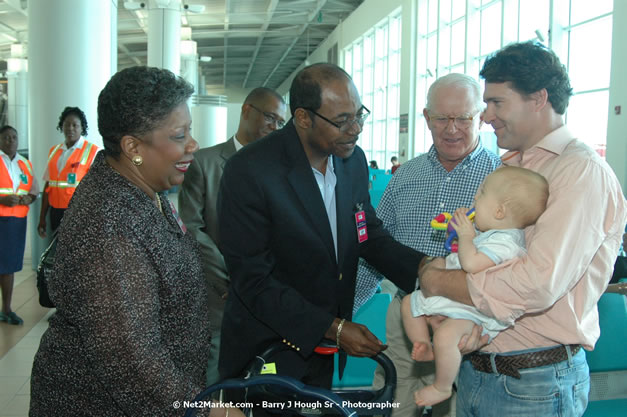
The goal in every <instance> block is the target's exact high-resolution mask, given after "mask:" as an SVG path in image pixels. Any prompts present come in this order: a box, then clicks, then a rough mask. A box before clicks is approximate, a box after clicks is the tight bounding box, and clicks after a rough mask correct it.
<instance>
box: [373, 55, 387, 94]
mask: <svg viewBox="0 0 627 417" xmlns="http://www.w3.org/2000/svg"><path fill="white" fill-rule="evenodd" d="M385 63H386V62H385V60H383V59H377V63H376V66H375V71H374V74H375V76H374V88H375V89H376V88H381V87H385V84H386V80H385V71H384V67H385Z"/></svg>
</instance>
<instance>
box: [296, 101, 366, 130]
mask: <svg viewBox="0 0 627 417" xmlns="http://www.w3.org/2000/svg"><path fill="white" fill-rule="evenodd" d="M303 109H305V110H307V111H310V112H312V113H313V114H315V115H316V116H318V117H319V118H321V119H322V120H325V121H326V122H328V123H330V124H332V125H333V126H335V127H337V128H338V129H340V132H342V133H346V132H348V131H349V130H350V129H351V127H353V124H355V123H357V124H358V125H359V127H360V128H361V127H362V126H363V125H364V123H365V121H366V119H367V118H368V116H369V115H370V110H368V109H367V108H366V106H361V108H360V109H359V110H358V111H357V115H356V116H355V117H353V118H351V119H346V120H342V121H341V122H334V121H332V120H329V119H327V118H326V117H324V116H323V115H321V114H320V113H318V112H317V111H315V110H314V109H310V108H307V107H303Z"/></svg>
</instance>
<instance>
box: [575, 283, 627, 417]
mask: <svg viewBox="0 0 627 417" xmlns="http://www.w3.org/2000/svg"><path fill="white" fill-rule="evenodd" d="M621 281H625V279H623V280H621ZM598 309H599V325H600V327H601V336H600V337H599V340H598V341H597V343H596V346H595V347H594V350H593V351H592V352H588V351H586V358H587V360H588V366H589V367H590V397H589V402H588V408H587V409H586V412H585V413H584V417H597V416H598V417H601V416H602V417H613V416H617V417H618V416H621V417H622V416H626V415H627V350H626V348H625V346H627V296H625V295H621V294H613V293H605V294H603V295H602V296H601V299H600V300H599V303H598Z"/></svg>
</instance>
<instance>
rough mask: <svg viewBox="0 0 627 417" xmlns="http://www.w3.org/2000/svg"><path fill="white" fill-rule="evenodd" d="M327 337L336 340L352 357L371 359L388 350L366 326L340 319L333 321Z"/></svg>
mask: <svg viewBox="0 0 627 417" xmlns="http://www.w3.org/2000/svg"><path fill="white" fill-rule="evenodd" d="M338 328H339V331H338ZM325 337H326V338H327V339H331V340H336V341H337V343H338V345H339V346H338V347H339V348H341V349H342V350H344V351H345V352H346V353H348V354H349V355H351V356H367V357H371V356H374V355H376V354H377V353H379V352H381V351H383V350H385V349H386V348H387V345H384V344H383V343H382V342H381V341H380V340H379V339H377V337H376V336H375V335H374V334H372V333H371V332H370V330H368V328H367V327H366V326H364V325H362V324H358V323H353V322H351V321H347V320H342V319H339V318H336V319H335V320H333V323H332V324H331V327H329V330H327V332H326V334H325Z"/></svg>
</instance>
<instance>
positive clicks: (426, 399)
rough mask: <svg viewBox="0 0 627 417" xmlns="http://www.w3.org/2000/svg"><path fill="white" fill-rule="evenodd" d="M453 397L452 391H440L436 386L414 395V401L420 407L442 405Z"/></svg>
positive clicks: (430, 386) (425, 388)
mask: <svg viewBox="0 0 627 417" xmlns="http://www.w3.org/2000/svg"><path fill="white" fill-rule="evenodd" d="M450 396H451V390H450V389H449V390H448V391H440V390H439V389H437V388H436V387H435V385H429V386H426V387H424V388H423V389H421V390H418V391H416V392H415V393H414V400H415V401H416V404H418V405H419V406H420V407H425V406H428V405H435V404H438V403H441V402H442V401H444V400H446V399H447V398H449V397H450Z"/></svg>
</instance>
